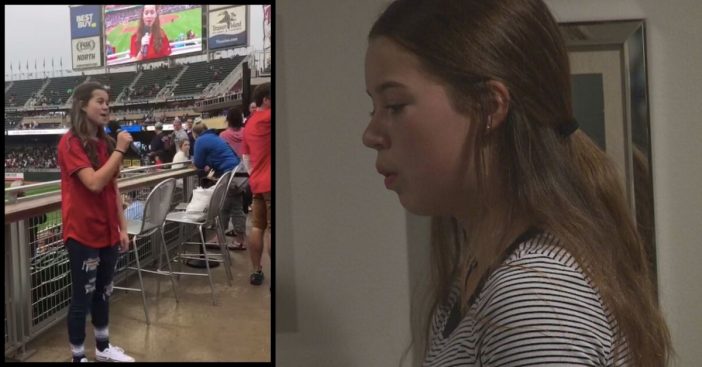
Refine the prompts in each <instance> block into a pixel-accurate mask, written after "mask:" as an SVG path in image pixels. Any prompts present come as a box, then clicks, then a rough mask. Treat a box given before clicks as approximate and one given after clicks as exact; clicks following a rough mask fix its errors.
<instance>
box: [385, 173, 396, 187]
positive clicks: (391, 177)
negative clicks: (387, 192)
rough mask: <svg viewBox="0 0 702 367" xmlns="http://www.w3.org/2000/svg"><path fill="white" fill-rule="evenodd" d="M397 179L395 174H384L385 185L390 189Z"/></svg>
mask: <svg viewBox="0 0 702 367" xmlns="http://www.w3.org/2000/svg"><path fill="white" fill-rule="evenodd" d="M396 180H397V174H394V173H390V174H386V175H385V187H386V188H388V189H390V188H392V186H393V184H394V183H395V181H396Z"/></svg>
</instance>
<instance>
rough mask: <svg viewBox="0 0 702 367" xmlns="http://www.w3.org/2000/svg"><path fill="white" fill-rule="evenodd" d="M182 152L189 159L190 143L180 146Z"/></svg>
mask: <svg viewBox="0 0 702 367" xmlns="http://www.w3.org/2000/svg"><path fill="white" fill-rule="evenodd" d="M180 150H182V151H183V154H185V156H186V157H187V156H188V153H190V143H183V145H181V146H180Z"/></svg>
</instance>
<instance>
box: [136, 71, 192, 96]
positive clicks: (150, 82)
mask: <svg viewBox="0 0 702 367" xmlns="http://www.w3.org/2000/svg"><path fill="white" fill-rule="evenodd" d="M182 69H183V67H182V66H180V65H179V66H175V67H171V68H168V69H160V68H158V69H154V70H144V71H143V74H142V75H141V78H139V80H138V81H137V83H136V84H135V85H134V93H133V94H132V99H135V98H136V99H139V98H146V97H149V98H150V97H155V96H156V94H158V91H159V90H161V89H163V87H164V86H165V85H166V83H169V82H171V81H173V79H174V78H175V77H176V75H178V73H180V71H181V70H182ZM156 83H158V86H159V89H158V90H156V91H153V92H152V88H153V87H154V84H156ZM141 88H144V93H143V95H142V94H139V91H140V89H141Z"/></svg>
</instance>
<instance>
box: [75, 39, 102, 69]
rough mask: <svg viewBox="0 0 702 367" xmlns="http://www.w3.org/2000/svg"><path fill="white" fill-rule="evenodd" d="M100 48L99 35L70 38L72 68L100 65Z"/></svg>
mask: <svg viewBox="0 0 702 367" xmlns="http://www.w3.org/2000/svg"><path fill="white" fill-rule="evenodd" d="M100 49H101V47H100V36H95V37H87V38H78V39H74V40H71V54H72V55H73V69H85V68H95V67H100V66H102V54H101V53H100Z"/></svg>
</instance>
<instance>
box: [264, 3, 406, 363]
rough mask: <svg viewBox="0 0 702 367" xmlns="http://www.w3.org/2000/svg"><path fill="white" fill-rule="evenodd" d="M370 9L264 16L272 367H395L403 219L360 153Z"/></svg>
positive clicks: (401, 316) (402, 311)
mask: <svg viewBox="0 0 702 367" xmlns="http://www.w3.org/2000/svg"><path fill="white" fill-rule="evenodd" d="M380 10H381V2H379V1H377V0H360V1H354V2H329V1H324V0H307V1H290V0H286V1H279V2H278V3H277V4H276V6H274V11H275V12H276V16H275V21H276V27H275V29H276V37H277V39H276V50H275V62H276V65H275V72H276V81H275V83H276V87H275V93H276V95H275V102H274V104H275V105H276V111H275V122H274V124H275V129H276V130H275V139H276V157H275V159H276V195H275V200H276V206H275V215H276V223H280V226H281V227H277V229H276V234H275V250H274V251H275V258H276V291H277V293H276V298H275V302H276V316H275V320H276V328H277V330H276V355H275V359H276V364H277V365H280V366H340V367H343V366H390V365H397V364H398V363H399V361H400V357H401V355H402V353H403V351H404V349H405V347H406V346H407V345H408V344H409V328H410V326H409V319H410V316H409V314H410V305H409V304H410V302H409V297H410V296H409V285H408V284H409V280H408V278H409V268H408V259H407V235H406V224H405V215H404V210H403V209H402V207H401V206H400V204H399V202H398V200H397V198H396V196H395V195H394V194H393V193H391V192H389V191H387V190H386V189H385V187H384V185H383V178H382V177H381V176H380V175H379V174H378V173H377V172H376V171H375V153H374V152H373V151H371V150H370V149H367V148H365V147H364V146H363V144H362V142H361V135H362V133H363V131H364V129H365V127H366V125H367V122H368V113H369V112H370V110H371V109H372V105H371V103H370V100H369V98H368V96H367V95H366V93H365V81H364V71H363V70H364V69H363V68H364V66H363V65H364V57H365V48H366V35H367V32H368V30H369V29H370V26H371V23H372V21H373V19H374V18H375V17H376V16H377V15H378V14H379V12H380ZM276 225H278V224H276Z"/></svg>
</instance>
